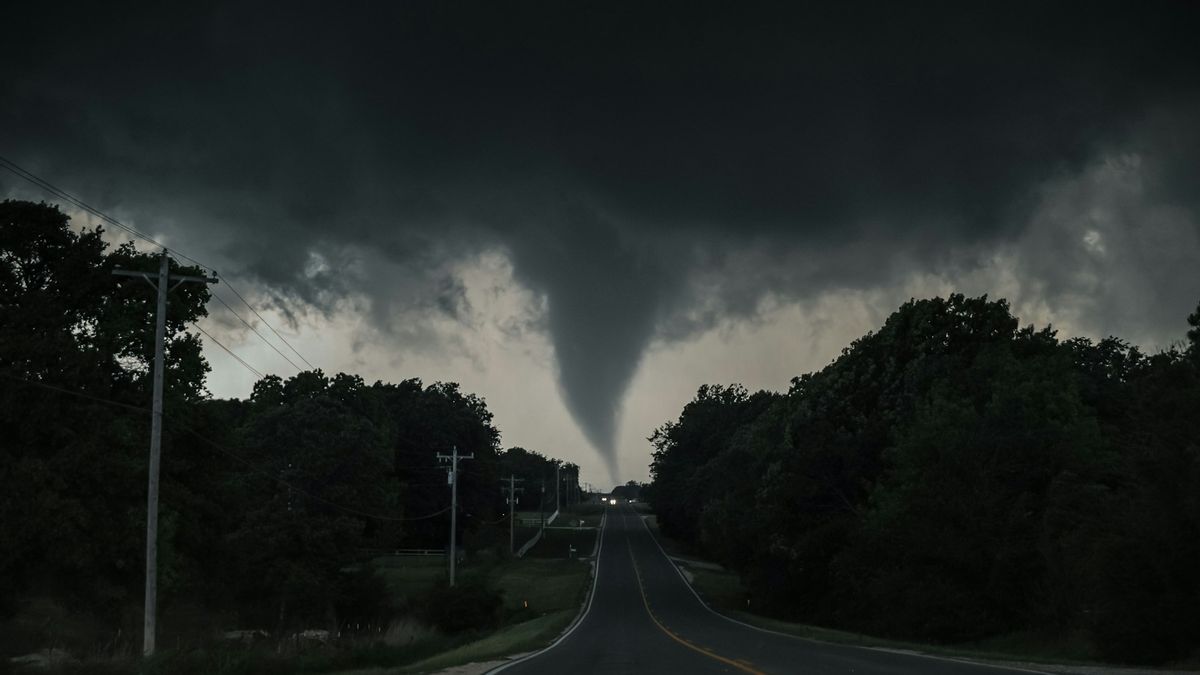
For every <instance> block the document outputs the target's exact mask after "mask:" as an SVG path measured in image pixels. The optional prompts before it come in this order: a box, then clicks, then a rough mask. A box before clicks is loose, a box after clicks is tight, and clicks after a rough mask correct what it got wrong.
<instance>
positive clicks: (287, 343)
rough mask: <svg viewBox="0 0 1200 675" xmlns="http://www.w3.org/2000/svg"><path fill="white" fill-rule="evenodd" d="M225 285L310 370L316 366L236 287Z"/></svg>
mask: <svg viewBox="0 0 1200 675" xmlns="http://www.w3.org/2000/svg"><path fill="white" fill-rule="evenodd" d="M225 285H226V286H227V287H228V288H229V290H231V291H233V294H234V295H236V296H237V299H238V300H241V301H242V304H243V305H245V306H246V307H249V308H250V311H251V312H254V316H257V317H258V319H259V321H262V322H263V323H264V324H266V325H267V328H270V329H271V332H272V333H274V334H275V337H277V338H279V339H280V340H283V344H285V345H287V346H288V349H290V350H292V351H293V352H295V353H296V356H299V357H300V360H301V361H303V362H304V363H305V364H307V365H308V367H309V369H311V370H316V366H314V365H313V364H311V363H309V361H308V359H306V358H304V355H303V354H301V353H300V352H299V351H297V350H296V348H295V347H293V346H292V343H290V342H288V341H287V338H285V337H283V336H282V335H280V334H279V331H277V330H275V327H274V326H272V325H271V324H270V323H268V322H267V320H266V319H264V318H263V316H262V314H259V313H258V310H256V309H254V307H251V306H250V303H248V302H246V299H245V298H243V297H242V294H241V293H238V292H237V289H236V288H234V287H233V286H232V285H230V284H229V282H225ZM222 302H223V301H222ZM226 306H228V305H226ZM230 311H233V310H230ZM275 351H279V350H275ZM281 356H282V354H281ZM283 358H285V359H286V358H287V357H286V356H284V357H283ZM293 365H295V364H293ZM297 369H299V368H297Z"/></svg>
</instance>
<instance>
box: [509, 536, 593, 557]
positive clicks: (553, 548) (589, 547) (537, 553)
mask: <svg viewBox="0 0 1200 675" xmlns="http://www.w3.org/2000/svg"><path fill="white" fill-rule="evenodd" d="M571 546H574V547H575V554H574V555H575V557H577V558H584V557H587V556H590V555H592V551H593V549H594V548H595V546H596V530H594V529H581V530H546V533H545V534H544V535H542V538H541V539H540V540H538V543H536V544H534V546H533V548H531V549H529V552H528V553H526V554H525V557H526V558H566V557H567V556H568V555H570V547H571Z"/></svg>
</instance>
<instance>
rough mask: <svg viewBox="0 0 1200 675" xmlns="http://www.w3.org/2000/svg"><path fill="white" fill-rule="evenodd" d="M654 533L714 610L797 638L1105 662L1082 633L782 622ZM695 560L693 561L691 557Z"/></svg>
mask: <svg viewBox="0 0 1200 675" xmlns="http://www.w3.org/2000/svg"><path fill="white" fill-rule="evenodd" d="M646 522H647V525H649V526H650V529H651V531H652V532H653V533H654V536H655V538H656V539H657V540H658V542H659V543H660V544H661V545H662V547H663V549H664V550H665V551H667V553H668V555H671V556H673V557H676V558H677V559H679V560H678V562H679V566H680V567H681V568H682V569H683V570H684V571H685V573H686V576H687V577H688V578H689V580H690V581H691V583H692V587H693V588H694V589H695V590H696V592H697V593H698V594H699V595H700V597H702V598H703V599H704V601H705V602H706V603H707V604H708V605H709V606H710V607H712V608H713V609H716V610H717V611H719V612H721V613H722V614H725V615H727V616H730V617H732V618H734V619H737V620H738V621H742V622H744V623H748V624H750V625H752V626H758V627H759V628H765V629H767V630H773V631H776V632H779V633H786V634H788V635H795V636H797V637H802V638H808V639H812V640H819V641H822V642H834V643H838V644H849V645H856V646H860V647H877V648H883V649H901V650H906V651H913V652H919V653H925V654H936V655H939V656H950V657H959V658H967V659H979V660H985V661H1034V662H1040V663H1047V664H1063V665H1087V666H1094V665H1105V664H1103V663H1102V662H1100V661H1099V660H1098V658H1097V656H1096V650H1095V648H1094V646H1092V645H1091V644H1089V642H1088V641H1087V639H1086V638H1085V637H1084V636H1082V635H1080V634H1067V635H1046V634H1042V633H1037V632H1020V633H1012V634H1008V635H1001V636H997V637H993V638H989V639H987V640H982V641H979V642H972V643H964V644H957V645H929V644H919V643H913V642H905V641H900V640H889V639H885V638H878V637H873V636H870V635H862V634H859V633H852V632H848V631H841V630H835V629H831V628H822V627H820V626H812V625H808V624H801V623H793V622H789V621H782V620H779V619H774V618H770V617H766V616H762V615H759V614H755V613H754V611H753V610H754V608H753V607H752V606H751V605H750V601H749V600H748V598H749V595H748V594H747V592H746V589H745V587H744V586H743V584H742V581H741V578H740V577H739V576H738V575H737V574H736V573H734V572H731V571H729V570H726V569H723V568H720V567H719V566H716V565H714V564H713V563H711V562H708V561H705V560H704V559H703V558H702V557H701V556H699V555H697V553H696V551H694V550H692V549H690V548H688V547H686V546H683V545H681V544H680V543H679V542H675V541H672V540H670V539H668V538H665V537H663V536H662V534H661V533H660V532H659V531H658V527H657V525H656V523H655V522H654V518H653V517H650V518H647V521H646ZM689 559H690V560H693V561H694V563H693V564H690V565H689V564H688V563H687V562H686V560H689ZM1196 665H1197V664H1194V663H1186V664H1178V667H1181V668H1195V667H1196Z"/></svg>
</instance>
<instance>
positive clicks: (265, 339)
mask: <svg viewBox="0 0 1200 675" xmlns="http://www.w3.org/2000/svg"><path fill="white" fill-rule="evenodd" d="M230 290H232V289H230ZM209 293H210V294H211V295H212V297H214V298H216V299H217V302H220V303H221V304H222V305H224V306H225V309H227V310H229V312H230V313H231V314H233V315H234V316H236V317H237V318H238V321H241V322H242V324H243V325H245V326H246V328H249V329H250V331H251V332H253V333H254V334H255V335H257V336H258V337H259V339H261V340H262V341H263V342H266V343H267V346H268V347H270V348H271V349H274V350H275V353H276V354H278V355H280V356H282V357H283V360H284V361H287V362H288V363H289V364H291V366H292V367H293V368H295V369H296V370H298V371H303V370H304V369H303V368H301V367H300V366H298V365H296V363H295V362H294V361H292V360H291V359H289V358H288V357H287V354H284V353H283V352H281V351H279V348H278V347H276V346H275V345H273V344H271V342H270V341H269V340H267V338H265V337H263V334H262V333H260V332H258V330H257V329H256V328H255V327H254V326H251V325H250V322H249V321H246V320H245V319H243V318H242V315H241V314H238V313H237V312H235V311H234V309H233V308H232V307H230V306H229V303H227V302H225V300H224V299H223V298H222V297H221V296H219V295H217V294H216V293H213V292H212V291H209ZM234 293H237V291H234ZM247 307H249V305H247ZM250 311H252V312H254V308H253V307H250ZM254 313H255V314H258V312H254ZM260 318H261V317H260ZM263 323H266V321H264V322H263Z"/></svg>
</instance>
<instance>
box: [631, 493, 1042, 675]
mask: <svg viewBox="0 0 1200 675" xmlns="http://www.w3.org/2000/svg"><path fill="white" fill-rule="evenodd" d="M639 519H640V520H641V521H642V527H643V528H644V529H645V530H646V535H647V536H649V537H650V541H653V542H654V545H655V546H657V547H658V551H659V552H660V553H662V556H663V558H665V559H666V560H667V563H668V564H670V565H671V567H673V568H675V573H676V574H678V575H679V578H680V579H681V580H682V581H683V585H684V586H686V587H687V589H688V590H689V591H691V592H692V595H694V596H695V597H696V602H699V603H700V606H701V607H703V608H704V609H707V610H708V611H710V612H712V613H713V614H715V615H716V616H719V617H721V618H722V619H725V620H726V621H729V622H730V623H736V624H737V625H739V626H743V627H745V628H749V629H750V630H756V631H758V632H760V633H770V634H771V635H778V636H780V637H785V638H789V639H792V640H799V641H800V642H812V643H815V644H819V645H834V646H840V647H850V648H852V649H865V650H867V651H871V652H883V653H886V654H906V655H908V656H913V657H916V658H921V659H933V660H934V661H949V662H951V663H961V664H963V665H968V666H978V667H980V668H992V669H995V670H1008V671H1016V672H1021V673H1034V674H1035V675H1050V673H1048V672H1046V671H1044V670H1030V669H1028V668H1021V667H1019V666H1006V665H1003V664H998V663H985V662H982V661H972V660H970V659H957V658H953V657H949V656H935V655H933V654H921V653H918V652H911V651H904V650H895V649H888V648H886V647H868V646H866V645H854V644H847V643H841V642H826V641H824V640H818V639H816V638H809V637H801V636H799V635H792V634H791V633H783V632H780V631H777V630H771V629H770V628H762V627H760V626H755V625H753V624H749V623H746V622H745V621H738V620H737V619H735V618H733V617H732V616H727V615H725V614H722V613H721V612H718V611H717V610H715V609H713V608H712V607H711V606H709V604H708V603H707V602H705V601H704V598H701V597H700V594H699V593H697V592H696V589H695V588H694V587H693V586H692V584H691V582H689V581H688V580H687V577H685V576H683V571H682V570H680V569H679V565H676V564H675V561H673V560H671V556H669V555H667V551H666V549H664V548H663V547H662V544H661V543H659V541H658V537H656V536H654V533H653V532H651V531H650V526H649V525H647V524H646V519H645V518H644V517H640V516H639ZM626 543H628V540H626ZM632 552H633V548H632V544H630V553H632ZM634 569H635V570H636V569H637V566H636V565H634ZM639 581H640V580H639Z"/></svg>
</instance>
